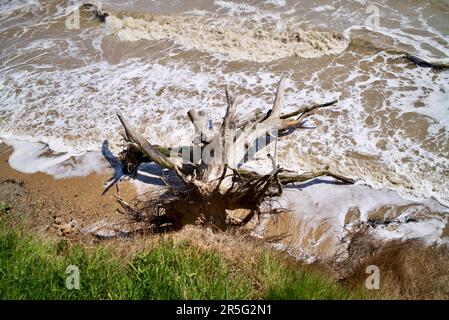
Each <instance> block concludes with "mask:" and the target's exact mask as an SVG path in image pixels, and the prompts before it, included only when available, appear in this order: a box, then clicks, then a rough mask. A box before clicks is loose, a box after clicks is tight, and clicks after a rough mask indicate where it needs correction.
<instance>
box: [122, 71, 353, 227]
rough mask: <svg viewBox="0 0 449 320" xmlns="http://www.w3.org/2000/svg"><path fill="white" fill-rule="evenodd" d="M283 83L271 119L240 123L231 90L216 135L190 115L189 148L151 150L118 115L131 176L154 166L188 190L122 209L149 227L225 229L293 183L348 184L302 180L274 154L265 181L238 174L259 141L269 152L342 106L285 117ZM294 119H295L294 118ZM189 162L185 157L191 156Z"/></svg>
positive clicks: (173, 189)
mask: <svg viewBox="0 0 449 320" xmlns="http://www.w3.org/2000/svg"><path fill="white" fill-rule="evenodd" d="M284 87H285V78H281V80H280V82H279V84H278V88H277V91H276V95H275V99H274V103H273V107H272V109H271V110H269V111H268V112H267V113H266V114H261V115H255V116H251V117H248V118H246V119H238V118H237V115H236V107H237V104H238V102H239V98H238V97H234V96H232V95H231V93H230V92H229V91H228V90H226V99H227V109H226V114H225V116H224V118H223V122H222V124H221V126H220V128H219V130H218V132H217V133H216V134H215V135H214V133H213V132H212V130H210V129H209V127H208V119H207V117H206V115H205V114H204V113H203V112H201V111H196V110H190V111H189V112H188V117H189V119H190V120H191V121H192V124H193V126H194V127H195V130H196V137H195V139H194V141H193V145H192V146H189V147H184V148H165V147H161V146H156V145H152V144H151V143H149V142H148V141H147V140H146V139H145V138H143V136H142V135H141V134H139V133H138V132H137V131H135V130H134V129H133V127H132V126H131V125H130V124H129V123H128V121H127V120H126V118H125V117H124V116H123V114H122V113H121V112H120V110H117V116H118V118H119V119H120V122H121V123H122V125H123V127H124V129H125V135H124V140H125V148H124V149H123V150H122V152H121V155H120V160H121V162H122V167H123V170H124V172H126V173H130V174H132V173H135V172H136V170H137V167H138V166H139V164H140V163H141V162H154V163H156V164H158V165H159V166H161V167H163V168H166V169H169V170H173V171H174V172H176V174H177V176H178V177H179V178H180V180H181V181H182V187H181V188H180V187H178V186H173V185H172V184H169V183H167V181H166V180H164V182H165V183H166V185H167V189H168V190H167V192H166V193H165V194H163V195H160V194H159V195H158V196H157V197H153V198H151V199H148V200H147V201H143V202H142V201H141V202H139V203H140V206H136V207H135V208H133V207H132V206H130V205H128V204H126V203H124V202H123V201H121V200H119V201H120V202H121V203H122V206H123V207H124V208H125V209H126V211H128V212H131V213H132V214H133V216H134V217H135V218H136V219H138V220H146V221H149V222H150V223H157V221H161V220H162V221H164V223H169V224H171V225H172V226H174V227H176V226H178V227H179V226H181V225H184V224H186V223H203V224H213V225H214V226H216V227H218V228H220V229H225V228H226V227H228V226H239V225H240V226H241V225H245V224H247V223H248V222H250V221H251V220H252V219H253V218H254V217H257V216H258V214H259V213H260V206H261V204H262V202H263V201H264V200H266V199H267V198H270V197H275V196H279V195H281V193H282V186H283V185H285V184H287V183H291V182H296V181H297V182H303V181H307V180H310V179H313V178H316V177H319V176H325V175H328V176H332V177H334V178H335V179H338V180H341V181H343V182H346V183H353V182H354V181H353V180H352V179H349V178H346V177H343V176H341V175H339V174H335V173H332V172H330V171H328V170H320V171H317V172H308V173H303V174H297V173H295V172H292V171H289V170H285V169H282V168H280V167H279V166H278V165H277V164H276V160H275V159H274V157H273V156H272V155H270V154H267V155H266V157H267V159H270V161H271V166H272V168H270V169H271V171H270V172H269V173H267V174H259V173H257V172H253V171H248V170H244V169H242V168H240V167H239V165H240V164H242V163H244V162H245V161H246V160H247V159H248V158H251V156H253V153H254V151H257V152H261V150H255V149H254V144H255V142H256V141H265V142H267V143H265V144H262V150H263V148H264V147H265V146H266V145H268V144H269V143H270V142H271V141H273V139H277V138H278V136H282V135H283V134H284V133H286V132H287V131H290V130H293V129H296V128H301V127H302V123H303V121H304V119H305V118H306V117H307V116H308V115H310V114H311V113H313V112H314V111H315V110H317V109H319V108H323V107H327V106H330V105H333V104H335V103H336V101H332V102H329V103H325V104H321V105H315V106H312V107H305V108H300V109H298V110H297V111H295V112H291V113H288V114H281V107H282V101H283V96H284ZM294 117H296V118H294ZM186 155H187V156H186Z"/></svg>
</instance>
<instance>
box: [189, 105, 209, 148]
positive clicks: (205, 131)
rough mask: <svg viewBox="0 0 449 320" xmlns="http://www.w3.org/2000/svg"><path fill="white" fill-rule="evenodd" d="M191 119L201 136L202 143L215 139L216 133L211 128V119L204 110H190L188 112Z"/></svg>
mask: <svg viewBox="0 0 449 320" xmlns="http://www.w3.org/2000/svg"><path fill="white" fill-rule="evenodd" d="M187 115H188V116H189V119H190V121H192V124H193V126H194V127H195V130H196V132H197V134H198V136H199V138H200V142H202V143H206V144H207V143H210V142H212V140H213V139H214V133H213V132H212V130H210V129H209V120H208V119H207V117H206V115H205V114H204V112H203V111H196V110H190V111H189V112H187Z"/></svg>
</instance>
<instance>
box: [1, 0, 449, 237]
mask: <svg viewBox="0 0 449 320" xmlns="http://www.w3.org/2000/svg"><path fill="white" fill-rule="evenodd" d="M80 3H82V2H81V1H65V0H60V1H44V0H40V1H39V0H8V1H2V2H1V3H0V39H1V40H0V41H1V42H0V58H1V65H0V97H1V99H0V138H2V139H4V140H5V141H8V140H9V141H16V142H15V146H16V148H18V149H20V148H22V150H24V151H22V155H25V156H28V157H30V158H33V157H34V159H35V160H36V159H37V158H39V150H40V149H39V147H37V146H36V143H44V144H46V145H47V146H49V148H50V149H52V150H53V151H55V152H56V153H63V154H64V155H59V157H56V158H55V157H52V158H51V159H42V157H40V158H41V159H40V160H36V161H32V162H27V161H22V160H20V161H15V162H14V160H12V161H11V162H13V163H15V165H16V167H17V168H20V167H21V166H22V165H24V166H25V167H27V168H26V169H24V168H22V170H28V171H29V172H34V171H36V170H44V171H45V170H46V172H53V171H54V170H53V169H49V168H50V167H52V165H57V162H58V161H61V162H64V161H67V159H69V158H70V157H73V156H80V155H82V154H83V153H85V152H87V151H98V150H100V149H101V146H102V143H103V141H104V140H108V141H109V143H110V146H111V148H112V151H116V150H117V147H118V144H119V142H120V136H119V129H120V124H119V122H118V119H117V118H116V116H115V110H116V109H117V108H120V109H121V110H122V111H123V113H124V114H125V115H127V117H128V118H129V119H130V121H131V122H132V123H133V124H135V125H136V126H137V127H138V128H139V130H140V131H142V132H143V133H144V134H145V136H146V137H147V138H148V139H149V140H150V141H151V142H153V143H157V144H162V145H171V146H176V145H180V144H181V145H182V144H187V143H189V142H190V140H191V138H192V135H193V128H192V127H191V124H190V122H189V121H188V118H187V117H186V113H187V111H188V110H189V109H192V108H197V109H202V110H204V111H205V112H207V114H208V115H209V117H210V119H211V120H212V122H213V123H214V124H218V123H219V121H220V119H221V118H222V117H223V115H224V111H225V98H224V90H225V88H226V87H229V88H230V89H231V90H232V91H233V92H236V93H238V94H240V95H242V96H243V102H242V103H241V105H239V107H238V111H239V113H240V114H242V115H245V114H249V113H252V112H254V111H255V110H256V109H262V110H268V109H269V108H270V106H271V104H272V103H273V101H272V100H273V95H274V91H275V88H276V84H277V82H278V81H279V78H280V76H281V75H287V76H288V81H287V90H286V96H285V103H284V109H283V110H284V111H285V112H288V111H292V110H294V109H295V108H297V107H298V106H305V105H311V104H314V103H322V102H327V101H330V100H333V99H338V103H337V104H336V105H335V106H333V107H331V108H328V109H325V110H321V111H319V112H317V113H316V114H315V115H314V116H313V117H311V118H310V120H309V122H308V126H309V127H311V128H313V129H307V130H298V131H296V132H294V133H293V134H291V135H289V136H287V137H284V138H283V140H282V141H281V142H280V143H279V146H278V148H279V152H278V155H277V157H278V162H279V164H280V165H282V166H283V167H286V168H290V169H294V170H298V171H308V170H314V169H321V168H323V167H325V166H329V167H330V168H331V169H332V170H334V171H337V172H340V173H342V174H344V175H348V176H351V177H354V178H356V179H357V180H358V181H359V183H360V184H367V185H370V186H372V187H374V188H375V189H382V190H383V189H386V190H393V191H395V192H397V193H398V194H400V197H402V198H404V197H405V198H410V197H412V198H413V199H418V200H419V201H421V202H423V201H424V202H425V201H430V200H429V199H434V200H435V201H438V202H439V203H440V204H443V205H446V206H448V205H449V143H448V141H449V72H448V71H435V70H433V69H431V68H422V67H418V66H416V65H414V64H412V63H410V62H409V61H408V60H406V59H404V58H403V55H404V53H409V54H413V55H416V56H418V57H420V58H422V59H425V60H427V61H432V62H447V61H449V23H447V21H449V2H448V1H427V2H425V3H422V2H421V1H414V0H409V1H392V0H381V1H377V2H376V5H375V6H373V5H372V4H371V2H369V1H364V0H357V1H348V0H346V1H343V0H340V1H333V2H332V3H329V2H327V1H309V0H307V1H289V0H269V1H258V0H255V1H248V0H247V1H224V0H220V1H175V0H172V1H157V0H154V1H143V0H134V1H124V0H107V1H102V2H101V7H102V9H103V10H104V11H106V12H108V13H110V15H109V16H108V17H106V20H105V21H104V22H101V21H100V19H99V18H98V17H96V16H95V14H94V13H93V9H92V8H86V7H83V8H81V9H79V11H73V9H75V8H77V7H76V5H78V4H80ZM96 3H97V5H98V3H99V2H98V1H96ZM74 14H79V27H78V26H75V28H73V24H70V23H71V22H72V21H73V20H72V18H73V17H74V16H73V15H74ZM17 141H21V142H22V143H19V142H17ZM26 142H29V144H27V143H26ZM17 152H19V151H17ZM89 157H90V156H89ZM16 159H18V158H16ZM89 159H90V158H89ZM21 161H22V162H21ZM95 161H97V160H95ZM95 161H94V160H92V161H90V160H89V161H78V162H77V163H78V165H79V166H83V168H82V169H77V170H72V171H70V173H66V174H62V173H61V172H60V171H58V170H56V171H54V172H57V174H55V175H63V176H67V175H70V174H73V175H76V174H86V172H89V171H95V170H100V169H99V166H98V165H88V163H91V162H92V163H96V162H95ZM86 166H87V167H86ZM100 167H101V166H100ZM42 168H44V169H42ZM52 170H53V171H52ZM313 188H315V187H313ZM313 188H305V189H303V191H302V193H303V194H304V195H305V194H306V190H308V189H309V190H312V189H313ZM337 188H339V187H338V186H333V188H332V189H331V190H330V191H328V192H335V193H336V194H339V191H338V190H339V189H337ZM342 196H343V195H342ZM344 196H347V195H344ZM372 196H373V197H381V196H380V195H379V194H378V193H376V194H375V195H372ZM368 197H371V196H368ZM426 199H427V200H426ZM418 200H417V201H418ZM395 201H396V200H395ZM395 201H393V202H395ZM396 202H400V201H399V200H397V201H396ZM343 211H344V210H343V209H342V210H341V212H343ZM435 234H436V233H435Z"/></svg>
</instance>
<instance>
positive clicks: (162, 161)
mask: <svg viewBox="0 0 449 320" xmlns="http://www.w3.org/2000/svg"><path fill="white" fill-rule="evenodd" d="M116 113H117V117H118V118H119V120H120V122H121V123H122V125H123V127H124V128H125V131H126V136H127V137H128V139H130V140H132V141H133V142H135V143H136V144H137V145H138V146H139V147H140V148H141V149H142V150H143V151H144V152H145V153H146V154H147V156H148V157H149V158H150V159H151V161H153V162H155V163H157V164H158V165H160V166H161V167H164V168H167V169H171V170H174V169H175V167H176V166H175V164H174V163H173V162H172V161H171V160H170V158H168V157H167V156H165V155H163V154H162V153H160V152H159V151H157V149H156V148H154V147H153V146H152V145H151V144H150V143H149V142H148V141H147V140H145V138H144V137H142V135H140V134H139V133H138V132H137V131H135V130H134V129H133V128H132V127H131V125H130V124H129V123H128V120H126V119H125V117H124V116H123V114H122V112H121V111H120V110H119V109H117V111H116Z"/></svg>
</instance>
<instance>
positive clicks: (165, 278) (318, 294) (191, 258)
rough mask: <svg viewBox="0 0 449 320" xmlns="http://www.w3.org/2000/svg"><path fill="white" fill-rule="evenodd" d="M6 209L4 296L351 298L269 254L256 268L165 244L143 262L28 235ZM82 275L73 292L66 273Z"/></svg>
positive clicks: (0, 243) (0, 277)
mask: <svg viewBox="0 0 449 320" xmlns="http://www.w3.org/2000/svg"><path fill="white" fill-rule="evenodd" d="M5 213H6V211H4V212H0V215H1V216H3V217H1V216H0V299H251V298H257V299H347V298H351V296H350V295H349V294H348V292H347V291H346V290H344V289H343V288H342V287H340V286H338V285H336V284H334V283H332V282H330V281H329V280H327V279H325V278H323V276H320V275H317V274H312V273H310V272H306V271H302V270H300V269H299V268H298V267H297V266H293V265H291V264H288V263H286V262H285V261H283V259H281V258H279V256H278V255H276V254H273V253H270V252H267V253H265V254H263V255H261V256H260V258H259V261H257V262H256V265H255V266H254V267H248V265H245V266H244V265H239V264H238V263H231V262H229V261H227V260H226V259H223V258H222V257H220V255H219V254H218V253H217V252H215V251H203V250H199V249H198V248H197V247H195V245H193V244H190V243H180V244H174V243H173V242H172V241H166V242H162V243H161V244H159V245H156V246H155V247H154V248H151V249H148V250H147V251H145V252H143V253H141V254H139V255H138V256H137V257H136V258H132V259H131V258H129V259H126V258H122V260H118V258H116V257H114V256H113V254H112V253H111V252H110V251H109V250H108V249H106V248H104V247H102V246H98V247H97V248H95V249H93V250H87V249H85V248H83V247H82V246H80V245H75V246H68V245H67V243H66V242H64V241H62V242H59V243H53V242H50V241H42V240H38V239H37V238H36V237H33V236H28V235H26V232H25V231H24V228H22V227H18V226H17V224H16V225H15V226H13V227H12V225H11V222H10V221H9V220H10V219H6V218H5ZM69 265H75V266H77V267H78V268H79V271H80V289H78V290H77V289H72V290H69V289H67V288H66V285H65V282H66V278H67V276H68V274H66V273H65V272H66V268H67V266H69Z"/></svg>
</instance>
